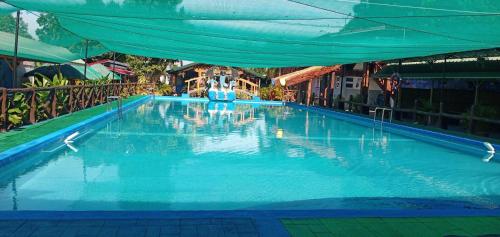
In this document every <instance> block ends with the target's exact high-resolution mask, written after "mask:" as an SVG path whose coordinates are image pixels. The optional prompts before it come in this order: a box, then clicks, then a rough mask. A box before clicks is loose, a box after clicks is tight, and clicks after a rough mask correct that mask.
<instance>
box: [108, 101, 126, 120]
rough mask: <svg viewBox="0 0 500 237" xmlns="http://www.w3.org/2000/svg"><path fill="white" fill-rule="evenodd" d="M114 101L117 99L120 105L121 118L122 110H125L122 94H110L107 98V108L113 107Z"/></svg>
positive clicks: (118, 107)
mask: <svg viewBox="0 0 500 237" xmlns="http://www.w3.org/2000/svg"><path fill="white" fill-rule="evenodd" d="M113 101H117V103H118V105H117V110H118V117H120V118H121V116H122V111H123V108H122V105H123V101H122V97H121V96H108V97H107V98H106V102H107V103H106V104H107V110H108V111H109V110H110V109H112V108H113V104H112V103H111V102H113Z"/></svg>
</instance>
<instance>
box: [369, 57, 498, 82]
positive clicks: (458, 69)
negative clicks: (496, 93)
mask: <svg viewBox="0 0 500 237" xmlns="http://www.w3.org/2000/svg"><path fill="white" fill-rule="evenodd" d="M398 71H399V75H400V77H401V79H403V80H437V79H439V80H442V79H445V80H450V79H470V80H500V61H466V62H452V63H450V62H448V63H446V65H445V63H422V64H407V65H401V67H400V68H399V66H398V65H389V66H386V67H384V68H382V70H381V71H379V72H377V73H375V74H373V75H372V77H373V78H389V77H391V76H392V75H393V74H394V73H396V72H398Z"/></svg>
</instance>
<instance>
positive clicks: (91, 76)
mask: <svg viewBox="0 0 500 237" xmlns="http://www.w3.org/2000/svg"><path fill="white" fill-rule="evenodd" d="M71 66H72V67H74V68H75V69H76V70H78V71H79V72H80V73H81V74H82V78H83V75H86V78H87V79H88V80H99V79H102V78H103V77H104V76H103V75H102V74H101V73H99V72H98V71H97V70H95V69H94V68H92V67H91V66H87V74H85V65H78V64H72V65H71ZM71 79H76V78H71Z"/></svg>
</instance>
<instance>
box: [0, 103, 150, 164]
mask: <svg viewBox="0 0 500 237" xmlns="http://www.w3.org/2000/svg"><path fill="white" fill-rule="evenodd" d="M150 99H151V97H150V96H145V97H143V98H139V99H137V100H134V101H131V102H129V103H126V104H125V105H123V107H122V111H123V112H125V111H127V110H129V109H131V108H133V107H136V106H138V105H140V104H143V103H144V102H146V101H148V100H150ZM100 106H106V105H105V104H104V105H100ZM117 112H118V110H117V109H111V110H110V111H107V112H104V113H102V114H99V115H96V116H94V117H92V118H89V119H86V120H84V121H81V122H78V123H76V124H73V125H71V126H69V127H66V128H63V129H61V130H58V131H55V132H52V133H49V134H47V135H45V136H42V137H40V138H37V139H34V140H32V141H30V142H27V143H24V144H22V145H19V146H16V147H13V148H10V149H8V150H6V151H3V152H1V153H0V167H2V166H4V165H7V164H9V163H11V162H13V161H15V160H17V159H19V158H20V157H21V156H22V155H23V154H26V153H28V152H31V151H32V150H33V149H38V148H41V147H42V146H43V145H45V144H47V143H49V142H53V141H56V140H58V139H60V138H61V137H64V136H68V135H70V134H72V133H73V132H75V131H77V130H79V129H81V128H83V127H85V126H88V125H89V124H91V123H94V122H97V121H99V120H102V119H104V118H108V117H110V116H112V115H115V114H116V113H117Z"/></svg>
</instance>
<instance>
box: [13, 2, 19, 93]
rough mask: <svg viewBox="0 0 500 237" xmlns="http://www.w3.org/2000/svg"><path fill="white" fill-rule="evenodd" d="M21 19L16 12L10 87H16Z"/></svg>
mask: <svg viewBox="0 0 500 237" xmlns="http://www.w3.org/2000/svg"><path fill="white" fill-rule="evenodd" d="M20 18H21V11H20V10H17V12H16V33H15V36H14V59H13V60H12V64H13V65H12V85H13V86H15V87H17V54H18V49H19V20H20Z"/></svg>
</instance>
